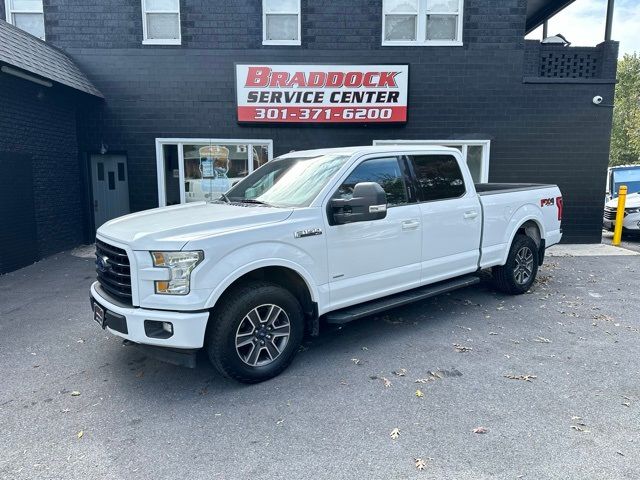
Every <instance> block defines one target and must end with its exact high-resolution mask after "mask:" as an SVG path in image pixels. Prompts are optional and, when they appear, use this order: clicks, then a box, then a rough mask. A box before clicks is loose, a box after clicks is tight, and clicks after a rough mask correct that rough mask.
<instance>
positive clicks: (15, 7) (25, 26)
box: [5, 0, 44, 40]
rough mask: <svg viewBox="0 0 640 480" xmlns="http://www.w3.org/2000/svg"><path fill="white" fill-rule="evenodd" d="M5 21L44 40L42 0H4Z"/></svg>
mask: <svg viewBox="0 0 640 480" xmlns="http://www.w3.org/2000/svg"><path fill="white" fill-rule="evenodd" d="M5 8H6V11H7V22H9V23H11V24H12V25H15V26H16V27H18V28H20V29H22V30H24V31H25V32H29V33H30V34H31V35H33V36H36V37H38V38H40V39H41V40H44V13H43V11H42V0H6V1H5Z"/></svg>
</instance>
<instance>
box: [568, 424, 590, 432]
mask: <svg viewBox="0 0 640 480" xmlns="http://www.w3.org/2000/svg"><path fill="white" fill-rule="evenodd" d="M571 428H573V429H574V430H575V431H577V432H584V433H589V432H590V430H587V429H586V428H584V425H571Z"/></svg>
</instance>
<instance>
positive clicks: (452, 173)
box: [411, 155, 465, 202]
mask: <svg viewBox="0 0 640 480" xmlns="http://www.w3.org/2000/svg"><path fill="white" fill-rule="evenodd" d="M411 160H412V161H413V165H414V170H415V172H416V177H417V181H418V198H419V199H420V201H422V202H427V201H430V200H444V199H447V198H458V197H461V196H462V195H464V193H465V186H464V179H463V177H462V172H461V171H460V166H459V165H458V162H457V161H456V158H455V157H454V156H453V155H412V156H411Z"/></svg>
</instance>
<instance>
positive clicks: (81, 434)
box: [77, 430, 84, 438]
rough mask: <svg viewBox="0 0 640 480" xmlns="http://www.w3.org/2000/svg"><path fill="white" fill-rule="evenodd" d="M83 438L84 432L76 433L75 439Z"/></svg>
mask: <svg viewBox="0 0 640 480" xmlns="http://www.w3.org/2000/svg"><path fill="white" fill-rule="evenodd" d="M83 436H84V430H80V431H79V432H78V433H77V437H78V438H82V437H83Z"/></svg>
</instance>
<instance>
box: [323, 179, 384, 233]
mask: <svg viewBox="0 0 640 480" xmlns="http://www.w3.org/2000/svg"><path fill="white" fill-rule="evenodd" d="M329 206H330V208H331V215H332V216H333V222H334V224H336V225H343V224H345V223H353V222H364V221H367V220H380V219H382V218H384V217H386V216H387V195H386V194H385V193H384V190H383V189H382V187H381V186H380V185H378V184H377V183H375V182H361V183H357V184H356V186H355V187H354V188H353V196H352V197H351V198H350V199H349V200H344V199H342V198H334V199H332V200H331V201H330V203H329Z"/></svg>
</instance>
